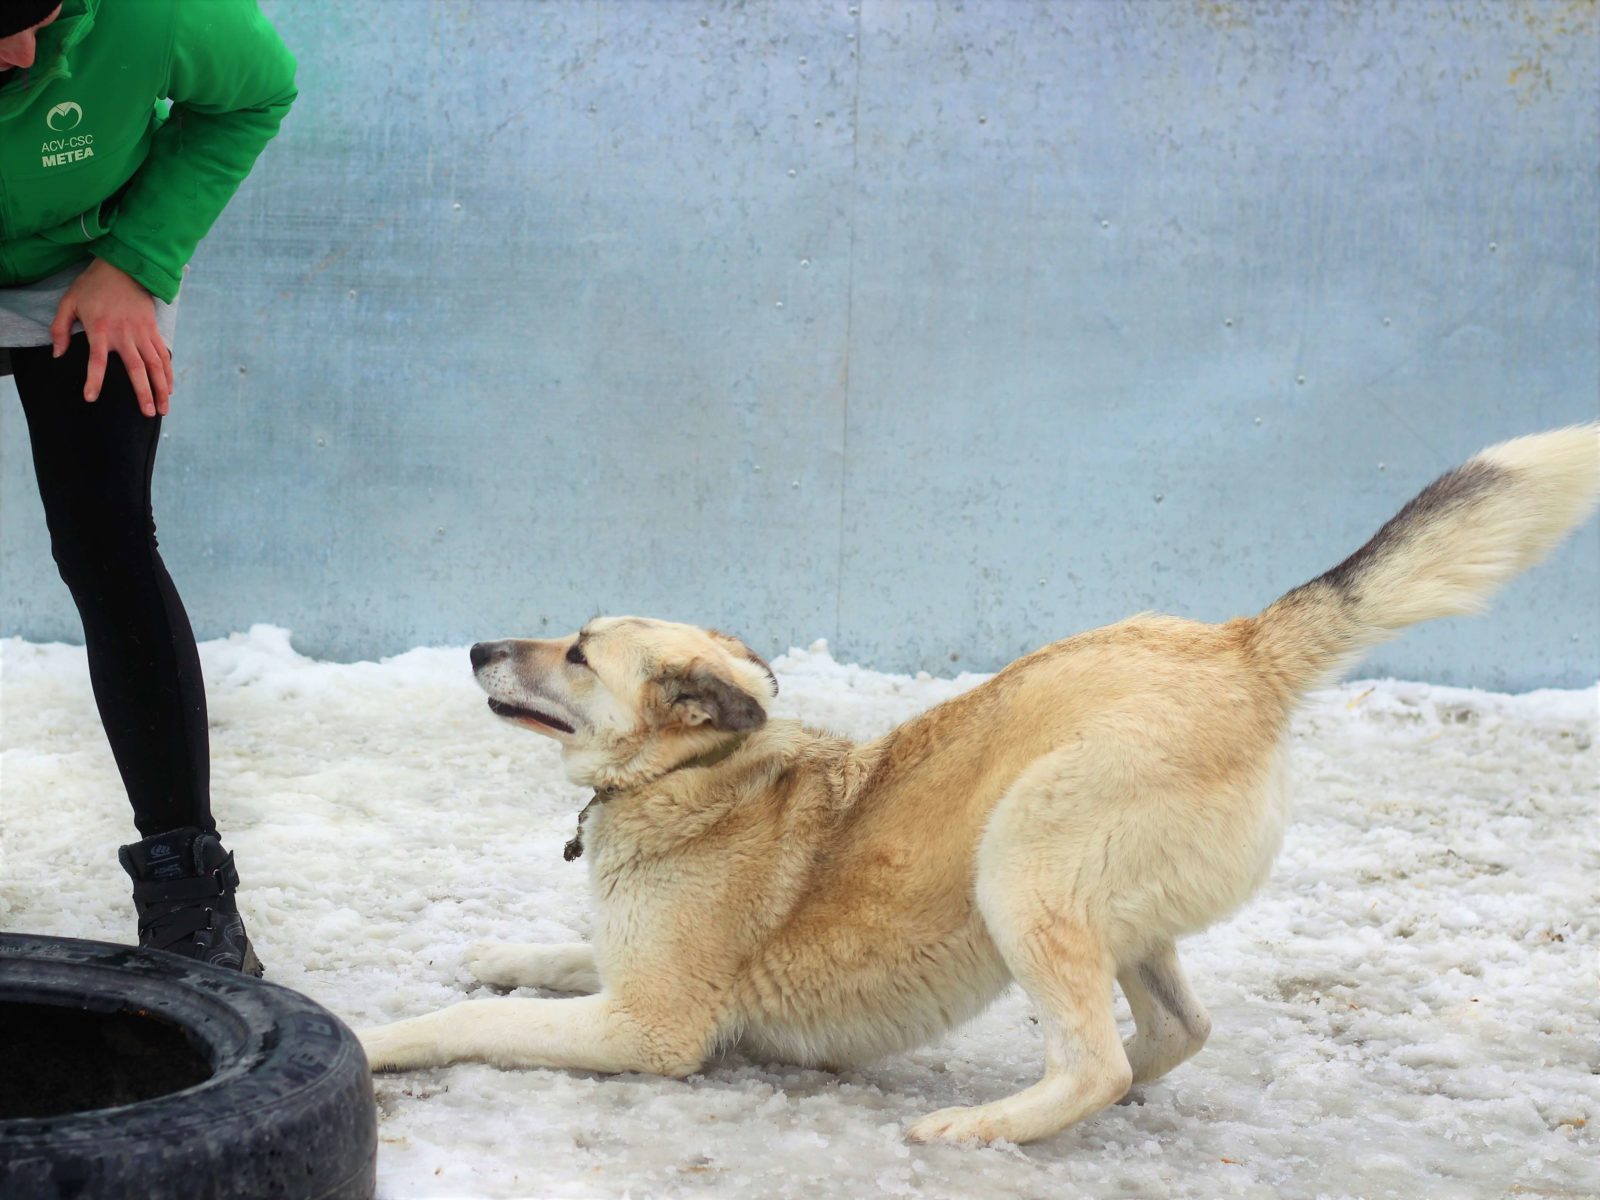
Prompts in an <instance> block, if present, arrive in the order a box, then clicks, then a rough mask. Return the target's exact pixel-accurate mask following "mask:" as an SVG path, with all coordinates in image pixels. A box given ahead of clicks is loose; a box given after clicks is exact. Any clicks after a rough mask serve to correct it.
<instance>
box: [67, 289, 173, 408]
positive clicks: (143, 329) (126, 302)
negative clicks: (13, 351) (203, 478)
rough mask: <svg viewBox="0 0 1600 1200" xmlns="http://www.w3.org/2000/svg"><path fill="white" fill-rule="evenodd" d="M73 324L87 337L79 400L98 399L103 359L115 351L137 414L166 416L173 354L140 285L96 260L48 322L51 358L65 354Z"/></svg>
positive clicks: (103, 365) (102, 377) (151, 305)
mask: <svg viewBox="0 0 1600 1200" xmlns="http://www.w3.org/2000/svg"><path fill="white" fill-rule="evenodd" d="M74 320H78V321H82V322H83V329H84V332H85V333H87V334H88V335H89V373H88V374H87V375H86V376H85V378H84V381H83V398H84V399H85V400H86V401H88V402H90V403H93V402H94V401H95V400H97V399H98V398H99V396H100V384H101V383H102V382H103V381H104V379H105V374H106V358H107V356H108V355H109V354H110V353H111V351H113V350H115V351H116V352H117V354H118V355H119V356H120V357H121V358H122V365H123V367H125V368H126V369H127V372H128V379H129V381H130V382H131V383H132V384H133V394H134V395H135V396H136V397H138V400H139V411H140V412H142V413H144V415H145V416H147V417H153V416H155V415H156V414H157V413H160V414H161V415H162V416H165V415H166V413H167V407H168V401H169V400H170V399H171V396H172V352H171V351H170V350H168V349H167V344H166V342H165V341H163V340H162V337H161V331H160V329H158V328H157V327H156V302H155V299H154V298H153V297H152V296H151V295H150V293H149V292H147V291H145V289H144V286H143V285H142V284H140V283H139V282H138V281H137V280H135V279H134V278H133V277H132V276H130V275H127V274H125V273H124V272H122V271H121V270H119V269H118V268H116V267H114V266H112V265H111V264H110V263H108V262H106V261H105V260H104V259H102V258H97V259H95V260H94V261H93V262H92V263H90V264H89V265H88V267H87V268H85V269H84V272H83V274H82V275H79V276H78V278H77V279H76V280H74V281H73V284H72V286H71V287H70V288H68V289H67V294H66V295H65V296H63V297H61V303H60V304H59V305H57V306H56V315H55V319H54V320H53V321H51V322H50V345H51V348H52V349H53V350H54V352H55V355H54V356H55V357H56V358H60V357H61V356H62V355H63V354H65V353H66V352H67V342H68V341H69V340H70V339H71V337H72V322H73V321H74Z"/></svg>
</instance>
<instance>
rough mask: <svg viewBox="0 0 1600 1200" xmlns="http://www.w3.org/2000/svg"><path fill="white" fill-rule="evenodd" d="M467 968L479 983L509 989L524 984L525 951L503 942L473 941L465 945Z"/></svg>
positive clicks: (525, 968)
mask: <svg viewBox="0 0 1600 1200" xmlns="http://www.w3.org/2000/svg"><path fill="white" fill-rule="evenodd" d="M466 963H467V970H468V972H469V973H471V975H472V977H473V978H474V979H476V980H477V981H478V982H479V983H481V984H485V985H487V986H488V987H492V988H500V989H501V990H502V991H510V990H511V989H512V988H518V987H522V986H524V983H523V979H524V976H526V975H527V952H526V950H525V949H524V948H523V947H521V946H513V945H507V944H506V943H504V942H473V943H472V945H470V946H468V947H467V955H466Z"/></svg>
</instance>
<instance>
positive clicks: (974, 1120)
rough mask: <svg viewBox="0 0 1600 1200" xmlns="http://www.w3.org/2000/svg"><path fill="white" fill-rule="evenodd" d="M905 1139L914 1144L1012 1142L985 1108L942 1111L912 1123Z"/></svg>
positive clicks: (945, 1109)
mask: <svg viewBox="0 0 1600 1200" xmlns="http://www.w3.org/2000/svg"><path fill="white" fill-rule="evenodd" d="M906 1138H907V1139H908V1140H910V1141H913V1142H953V1143H963V1142H964V1143H966V1144H968V1145H971V1144H973V1143H978V1144H981V1145H987V1144H989V1143H990V1142H998V1141H1006V1140H1009V1139H1007V1138H1006V1135H1005V1133H1004V1131H1002V1130H1000V1129H998V1128H996V1127H995V1123H994V1122H993V1121H991V1120H990V1119H989V1117H988V1114H986V1113H985V1111H984V1109H983V1108H941V1109H940V1110H939V1111H938V1112H934V1113H929V1114H928V1115H927V1116H925V1117H923V1118H921V1119H920V1120H917V1121H913V1122H912V1123H911V1127H910V1128H909V1129H907V1130H906Z"/></svg>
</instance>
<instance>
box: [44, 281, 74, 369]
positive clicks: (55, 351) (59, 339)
mask: <svg viewBox="0 0 1600 1200" xmlns="http://www.w3.org/2000/svg"><path fill="white" fill-rule="evenodd" d="M77 315H78V305H77V302H76V300H74V298H73V296H72V293H71V292H68V293H67V294H66V295H65V296H63V297H61V303H60V304H58V305H56V315H55V316H54V317H52V318H51V320H50V357H51V358H60V357H61V356H62V355H63V354H65V353H66V352H67V342H68V341H70V340H71V338H72V322H73V321H74V320H75V319H76V318H77Z"/></svg>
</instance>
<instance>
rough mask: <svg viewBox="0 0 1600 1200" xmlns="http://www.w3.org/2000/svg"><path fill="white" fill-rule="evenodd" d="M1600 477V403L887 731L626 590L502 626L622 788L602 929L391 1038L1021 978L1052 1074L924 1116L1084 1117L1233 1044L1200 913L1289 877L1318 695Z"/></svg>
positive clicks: (602, 1031) (1517, 559)
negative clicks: (860, 735)
mask: <svg viewBox="0 0 1600 1200" xmlns="http://www.w3.org/2000/svg"><path fill="white" fill-rule="evenodd" d="M1597 493H1600V425H1586V426H1580V427H1575V428H1571V429H1565V430H1558V431H1556V432H1552V433H1546V434H1541V435H1536V436H1532V437H1526V438H1520V439H1517V440H1515V441H1510V442H1506V443H1503V444H1501V445H1499V446H1495V447H1492V448H1490V449H1488V450H1485V451H1484V452H1483V453H1481V454H1479V455H1478V456H1477V457H1476V458H1474V459H1472V460H1471V461H1470V462H1468V463H1467V464H1466V465H1465V466H1463V467H1461V468H1459V469H1457V470H1455V471H1452V472H1450V473H1449V474H1447V475H1445V476H1443V477H1442V478H1441V479H1439V480H1438V481H1436V482H1435V483H1434V484H1432V485H1431V486H1430V487H1428V488H1427V489H1426V490H1424V491H1423V492H1422V493H1421V494H1420V495H1419V496H1417V497H1416V499H1414V500H1413V501H1411V503H1410V504H1408V505H1407V506H1406V507H1405V508H1404V509H1403V510H1402V511H1401V512H1400V513H1399V514H1398V515H1397V516H1396V517H1394V519H1392V520H1391V521H1389V523H1388V524H1386V525H1385V526H1384V527H1383V528H1382V529H1381V530H1380V531H1379V532H1378V534H1377V535H1376V536H1375V537H1373V538H1372V540H1371V541H1369V542H1368V543H1367V544H1366V545H1365V546H1364V547H1362V548H1361V549H1360V550H1358V551H1357V552H1356V553H1355V554H1353V555H1352V556H1351V557H1350V558H1348V559H1346V560H1345V561H1344V562H1343V563H1341V564H1340V565H1339V566H1337V567H1335V568H1333V570H1331V571H1329V572H1327V573H1326V574H1324V575H1322V576H1320V577H1319V578H1317V579H1315V580H1313V581H1311V582H1310V583H1307V584H1305V585H1303V586H1301V587H1298V588H1296V589H1294V590H1293V591H1291V592H1289V593H1288V594H1287V595H1285V596H1284V597H1282V598H1281V599H1279V600H1278V601H1277V602H1276V603H1274V604H1272V605H1271V606H1270V607H1268V608H1267V609H1266V610H1265V611H1264V612H1262V613H1260V614H1258V615H1256V616H1253V617H1242V618H1238V619H1236V620H1232V621H1229V622H1227V623H1226V624H1223V625H1215V626H1213V625H1203V624H1198V623H1196V622H1193V621H1186V620H1180V619H1177V618H1175V617H1165V616H1148V615H1147V616H1138V617H1133V618H1131V619H1129V620H1126V621H1123V622H1121V623H1119V624H1116V625H1111V626H1108V627H1106V628H1103V629H1097V630H1094V631H1092V632H1089V633H1083V634H1079V635H1078V636H1076V637H1072V638H1068V639H1067V640H1065V641H1061V642H1057V643H1055V644H1053V645H1050V646H1046V647H1044V648H1043V649H1041V650H1037V651H1035V652H1034V653H1032V654H1029V655H1027V656H1026V657H1024V658H1022V659H1019V660H1018V661H1016V662H1014V663H1012V664H1011V665H1010V666H1008V667H1006V668H1005V669H1004V670H1003V671H1001V672H1000V673H999V674H997V675H996V676H994V678H993V679H991V680H989V681H988V682H986V683H984V684H982V685H981V686H979V687H977V688H974V689H973V690H971V691H969V692H967V693H965V694H963V695H961V696H958V697H956V698H954V699H952V700H949V701H947V702H945V703H943V704H940V705H938V706H937V707H935V708H933V709H930V710H929V711H927V712H924V713H923V714H921V715H920V716H918V717H915V718H913V719H912V720H910V721H908V722H906V723H905V724H904V725H902V726H900V727H899V728H897V729H895V730H893V731H892V732H890V733H888V734H885V735H884V736H883V737H881V738H879V739H877V740H876V741H873V742H870V743H867V744H864V745H855V744H852V743H850V742H848V741H845V740H843V739H840V738H837V737H831V736H829V735H827V734H825V733H820V732H817V731H815V730H811V729H807V728H804V727H802V726H801V725H800V724H798V723H797V722H794V721H788V720H768V719H767V712H766V710H767V707H768V705H769V704H770V702H771V700H772V699H773V697H774V696H775V695H776V692H777V683H776V680H775V679H774V678H773V677H772V673H771V672H770V671H769V670H768V669H767V666H766V664H765V663H763V662H762V661H761V660H760V659H759V658H758V657H757V656H756V655H755V654H754V653H753V652H752V651H751V650H750V649H749V648H748V647H746V646H745V645H744V644H743V643H742V642H740V641H738V640H737V639H735V638H731V637H728V636H726V635H724V634H720V633H716V632H714V631H707V630H701V629H696V628H693V627H691V626H686V625H678V624H671V623H668V622H663V621H653V620H645V619H640V618H634V617H620V618H605V619H597V620H594V621H591V622H589V623H588V624H587V625H586V626H585V627H584V628H583V629H582V630H581V631H580V632H579V633H578V634H576V635H575V636H573V637H568V638H560V639H554V640H541V641H528V640H513V641H501V642H492V643H480V644H479V645H478V646H475V647H474V648H473V653H472V658H473V665H474V669H475V672H476V675H477V679H478V681H479V683H480V684H481V685H482V686H483V688H484V689H485V690H486V691H487V692H488V693H489V696H490V706H491V707H492V708H493V709H494V710H495V711H496V712H498V713H499V714H500V715H502V716H503V717H505V718H506V719H508V720H510V721H512V722H515V723H517V724H521V725H524V726H526V727H527V728H529V729H532V730H534V731H536V732H539V733H542V734H546V735H547V736H551V737H554V738H555V739H556V740H557V741H559V742H560V743H561V745H562V748H563V762H564V766H565V769H566V771H567V773H568V775H569V776H570V778H571V779H572V780H573V781H574V782H575V783H579V784H584V785H588V786H592V787H594V788H595V789H596V798H597V800H598V801H599V803H596V804H595V805H593V806H592V807H591V808H590V809H589V810H588V813H587V819H586V821H585V822H584V834H585V836H586V839H587V841H588V843H589V872H590V884H591V887H592V889H593V894H594V902H595V907H596V922H595V936H594V942H593V945H564V946H522V945H480V946H478V947H475V948H474V950H473V951H472V953H471V955H470V962H469V965H470V969H471V970H472V972H473V974H474V975H476V976H477V978H478V979H480V980H481V981H483V982H484V983H487V984H490V985H492V986H495V987H502V988H513V987H536V988H550V989H555V990H558V991H569V992H583V993H589V994H587V995H583V996H579V997H574V998H566V999H522V998H495V999H484V1000H470V1001H467V1002H465V1003H462V1004H458V1005H455V1006H454V1007H452V1008H448V1009H445V1010H443V1011H440V1012H436V1013H432V1014H429V1015H427V1016H422V1017H418V1018H415V1019H412V1020H406V1021H400V1022H397V1023H395V1024H391V1025H386V1026H382V1027H380V1028H376V1029H370V1030H367V1031H366V1032H365V1033H363V1034H362V1035H361V1040H362V1042H363V1044H364V1045H365V1047H366V1051H367V1055H368V1058H369V1060H370V1062H371V1065H372V1067H373V1068H374V1069H375V1070H394V1069H408V1068H416V1067H433V1066H440V1065H443V1064H446V1063H452V1062H458V1061H462V1060H475V1061H480V1062H487V1063H492V1064H495V1065H497V1066H501V1067H564V1068H574V1069H582V1070H591V1071H602V1072H623V1071H644V1072H653V1073H657V1074H661V1075H669V1076H679V1077H681V1076H686V1075H690V1074H692V1073H694V1072H696V1071H698V1070H700V1069H701V1067H702V1065H703V1064H704V1063H705V1062H706V1060H707V1059H708V1058H709V1057H710V1056H711V1055H713V1054H714V1053H715V1052H716V1051H717V1050H718V1049H719V1048H720V1047H727V1046H731V1045H734V1044H737V1045H738V1046H739V1047H741V1048H742V1049H743V1050H744V1051H745V1052H747V1053H749V1054H751V1055H754V1056H756V1057H760V1058H767V1057H770V1058H775V1059H782V1060H786V1061H790V1062H795V1063H801V1064H807V1065H812V1066H839V1065H843V1064H846V1063H860V1062H862V1061H864V1060H869V1059H872V1058H875V1057H878V1056H882V1055H885V1054H890V1053H893V1052H895V1051H897V1050H903V1049H906V1048H909V1047H911V1046H914V1045H916V1044H918V1043H920V1042H923V1041H926V1040H927V1039H929V1038H932V1037H935V1036H937V1035H938V1034H939V1033H941V1032H942V1031H944V1030H946V1029H948V1028H950V1027H951V1026H952V1025H955V1024H957V1023H959V1022H961V1021H964V1020H966V1019H967V1018H969V1017H971V1016H973V1015H974V1014H976V1013H977V1012H979V1011H980V1010H981V1009H982V1008H983V1007H984V1006H985V1005H986V1004H988V1003H989V1002H990V1001H991V1000H992V999H994V997H995V996H996V995H997V994H998V993H999V992H1000V991H1001V990H1002V989H1003V988H1004V987H1005V986H1006V985H1007V984H1008V983H1009V982H1011V981H1015V982H1017V983H1019V984H1020V985H1021V986H1022V988H1023V989H1024V990H1025V991H1026V993H1027V995H1028V996H1029V998H1030V1000H1031V1001H1032V1004H1033V1007H1034V1009H1035V1011H1036V1013H1037V1015H1038V1019H1039V1023H1040V1026H1041V1028H1042V1029H1043V1032H1044V1050H1045V1063H1044V1074H1043V1078H1042V1079H1041V1080H1040V1081H1039V1082H1038V1083H1036V1084H1034V1085H1033V1086H1032V1087H1029V1088H1027V1089H1026V1090H1024V1091H1022V1092H1019V1093H1017V1094H1016V1095H1013V1096H1009V1097H1006V1098H1004V1099H1000V1100H996V1101H994V1102H992V1103H989V1104H983V1105H979V1106H977V1107H972V1108H952V1109H946V1110H943V1111H941V1112H935V1113H933V1114H931V1115H929V1116H926V1117H923V1118H922V1119H920V1120H918V1121H916V1122H915V1123H914V1124H912V1126H911V1127H910V1130H909V1136H910V1137H911V1138H913V1139H915V1140H919V1141H926V1140H935V1139H939V1140H952V1141H962V1140H969V1139H977V1140H980V1141H995V1140H1005V1141H1010V1142H1026V1141H1029V1140H1032V1139H1035V1138H1041V1137H1046V1136H1048V1135H1050V1134H1052V1133H1055V1132H1056V1131H1058V1130H1060V1129H1063V1128H1065V1127H1066V1126H1068V1125H1070V1124H1072V1123H1073V1122H1075V1121H1078V1120H1080V1119H1082V1118H1084V1117H1087V1116H1089V1115H1090V1114H1092V1113H1095V1112H1097V1111H1098V1110H1100V1109H1101V1108H1103V1107H1105V1106H1106V1105H1108V1104H1111V1103H1112V1102H1114V1101H1116V1100H1117V1099H1119V1098H1120V1097H1121V1096H1122V1095H1123V1094H1124V1093H1125V1092H1126V1091H1127V1090H1128V1088H1129V1086H1130V1085H1131V1084H1134V1083H1138V1082H1140V1081H1143V1080H1150V1079H1154V1078H1156V1077H1158V1076H1160V1075H1162V1074H1164V1073H1166V1072H1167V1071H1170V1070H1172V1068H1174V1067H1175V1066H1177V1065H1178V1064H1179V1063H1181V1062H1183V1061H1184V1060H1185V1059H1187V1058H1189V1057H1190V1056H1191V1055H1193V1054H1194V1053H1195V1052H1196V1051H1197V1050H1199V1049H1200V1047H1201V1046H1202V1045H1203V1044H1204V1043H1205V1040H1206V1037H1207V1035H1208V1034H1209V1033H1210V1028H1211V1026H1210V1020H1209V1018H1208V1017H1207V1015H1206V1011H1205V1009H1204V1007H1202V1005H1201V1004H1200V1002H1199V1001H1198V1000H1197V999H1196V998H1195V996H1194V994H1193V992H1191V991H1190V988H1189V984H1188V982H1187V980H1186V979H1185V977H1184V974H1183V971H1182V970H1181V968H1180V967H1179V964H1178V958H1177V952H1176V949H1175V944H1176V942H1177V940H1178V939H1179V938H1181V937H1183V936H1184V935H1185V934H1188V933H1193V932H1195V931H1197V930H1200V929H1203V928H1205V927H1206V926H1207V925H1210V924H1212V923H1213V922H1215V921H1217V920H1220V919H1221V918H1223V917H1225V916H1227V915H1228V914H1229V913H1231V912H1233V911H1234V910H1235V909H1237V908H1238V907H1239V906H1240V905H1241V904H1243V903H1244V901H1245V900H1246V899H1247V898H1248V897H1249V896H1250V895H1251V894H1252V893H1253V892H1254V891H1255V890H1256V889H1257V888H1258V887H1260V885H1261V883H1262V881H1263V880H1264V879H1265V878H1266V877H1267V873H1268V870H1269V869H1270V867H1271V864H1272V860H1273V856H1274V855H1275V854H1276V853H1277V850H1278V846H1279V842H1280V841H1281V839H1282V836H1283V830H1284V824H1285V822H1286V821H1287V820H1288V813H1289V793H1288V787H1287V781H1286V771H1285V749H1286V740H1287V734H1288V728H1289V719H1290V715H1291V714H1292V712H1293V710H1294V708H1295V706H1296V704H1297V702H1298V701H1299V698H1300V697H1301V696H1303V695H1304V694H1305V693H1306V691H1307V690H1308V689H1311V688H1314V687H1316V686H1318V685H1320V684H1324V683H1326V682H1328V681H1330V680H1331V679H1333V678H1334V677H1336V676H1337V675H1338V674H1339V673H1340V672H1341V671H1343V670H1344V669H1345V668H1346V667H1347V666H1348V665H1350V664H1351V663H1352V662H1353V661H1354V660H1355V659H1356V658H1357V657H1358V656H1359V655H1360V654H1361V653H1362V652H1363V651H1364V650H1366V649H1367V648H1368V647H1370V646H1372V645H1375V644H1376V643H1378V642H1380V641H1382V640H1383V639H1385V638H1387V637H1389V636H1391V635H1392V634H1394V633H1395V632H1397V631H1398V630H1399V629H1401V628H1403V627H1404V626H1407V625H1411V624H1413V623H1415V622H1418V621H1424V620H1428V619H1431V618H1434V617H1443V616H1448V615H1452V614H1459V613H1467V612H1472V611H1476V610H1477V609H1478V608H1480V607H1481V606H1482V604H1483V603H1484V602H1485V600H1486V599H1487V597H1488V596H1489V594H1490V593H1492V592H1493V591H1494V590H1495V589H1496V588H1497V587H1498V586H1500V585H1501V584H1503V583H1504V582H1506V581H1507V580H1508V579H1510V578H1511V577H1512V576H1514V575H1516V574H1517V573H1518V572H1520V571H1521V570H1523V569H1524V568H1526V567H1528V566H1530V565H1531V564H1533V563H1534V562H1536V561H1537V560H1538V559H1539V558H1541V557H1542V556H1543V555H1544V554H1545V553H1546V552H1547V551H1548V550H1549V549H1550V548H1551V547H1552V546H1554V545H1555V544H1556V543H1557V542H1558V541H1559V540H1560V539H1561V538H1562V537H1563V536H1564V535H1565V534H1566V533H1567V532H1568V531H1569V530H1571V529H1572V528H1573V527H1574V526H1575V525H1577V524H1578V523H1579V522H1580V521H1582V520H1583V519H1584V518H1585V517H1586V516H1587V514H1588V513H1589V512H1590V510H1591V509H1593V507H1594V506H1595V502H1596V498H1597ZM1114 983H1115V984H1117V985H1119V986H1120V987H1121V988H1122V990H1123V993H1124V994H1125V995H1126V997H1127V999H1128V1003H1129V1006H1130V1007H1131V1009H1132V1011H1133V1017H1134V1025H1135V1028H1134V1032H1133V1034H1132V1036H1131V1037H1130V1038H1129V1039H1128V1040H1127V1041H1125V1042H1124V1041H1122V1040H1121V1039H1120V1037H1119V1035H1118V1031H1117V1026H1116V1022H1115V1019H1114V1017H1113V1008H1112V986H1113V984H1114Z"/></svg>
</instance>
